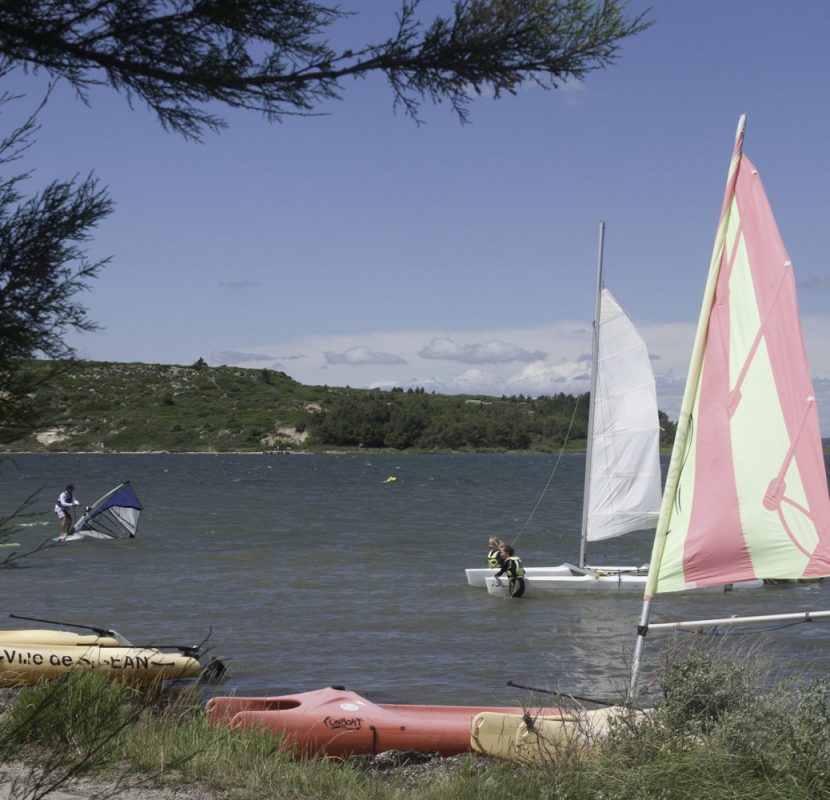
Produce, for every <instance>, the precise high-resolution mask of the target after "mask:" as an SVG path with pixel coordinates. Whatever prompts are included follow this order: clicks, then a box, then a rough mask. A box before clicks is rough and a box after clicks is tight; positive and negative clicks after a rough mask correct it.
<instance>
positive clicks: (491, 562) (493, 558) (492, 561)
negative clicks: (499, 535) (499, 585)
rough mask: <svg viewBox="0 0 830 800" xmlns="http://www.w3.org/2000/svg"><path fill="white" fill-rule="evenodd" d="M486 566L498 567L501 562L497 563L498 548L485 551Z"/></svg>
mask: <svg viewBox="0 0 830 800" xmlns="http://www.w3.org/2000/svg"><path fill="white" fill-rule="evenodd" d="M487 566H488V567H500V566H501V564H499V551H498V549H496V550H491V551H490V552H489V553H487Z"/></svg>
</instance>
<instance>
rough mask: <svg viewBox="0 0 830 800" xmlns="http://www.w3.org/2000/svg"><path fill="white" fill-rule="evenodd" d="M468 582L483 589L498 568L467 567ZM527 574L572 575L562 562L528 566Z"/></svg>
mask: <svg viewBox="0 0 830 800" xmlns="http://www.w3.org/2000/svg"><path fill="white" fill-rule="evenodd" d="M464 572H465V574H466V575H467V583H468V584H469V585H470V586H480V587H481V588H482V589H483V588H484V587H485V586H486V585H487V578H492V577H495V574H496V573H497V572H498V570H497V569H490V568H485V569H465V570H464ZM525 574H526V575H534V576H542V575H570V574H571V570H570V568H569V567H568V565H567V564H560V565H559V566H558V567H526V568H525Z"/></svg>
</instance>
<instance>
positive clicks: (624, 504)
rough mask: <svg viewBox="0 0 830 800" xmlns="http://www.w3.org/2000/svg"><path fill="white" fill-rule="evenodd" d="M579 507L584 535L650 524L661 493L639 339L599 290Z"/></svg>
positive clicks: (653, 402)
mask: <svg viewBox="0 0 830 800" xmlns="http://www.w3.org/2000/svg"><path fill="white" fill-rule="evenodd" d="M598 338H599V342H598V348H597V351H598V357H597V363H596V373H597V381H596V391H595V397H594V398H592V407H593V408H592V414H591V427H592V431H591V440H590V441H591V457H590V464H591V469H590V478H589V481H588V503H587V510H586V515H587V518H586V538H587V540H588V541H589V542H596V541H600V540H603V539H610V538H613V537H615V536H621V535H622V534H624V533H630V532H631V531H639V530H644V529H648V528H653V527H654V526H655V525H656V523H657V513H658V509H659V508H660V498H661V495H662V490H661V478H660V454H659V446H660V424H659V419H658V414H657V391H656V388H655V383H654V373H653V372H652V369H651V361H650V359H649V355H648V351H647V349H646V345H645V342H644V341H643V339H642V337H641V336H640V334H639V333H638V332H637V330H636V328H635V327H634V325H633V324H632V323H631V320H630V319H629V318H628V317H627V316H626V314H625V312H624V311H623V310H622V308H621V307H620V305H619V303H617V301H616V299H615V298H614V296H613V295H612V294H611V292H609V291H608V290H607V289H603V290H602V300H601V303H600V319H599V336H598Z"/></svg>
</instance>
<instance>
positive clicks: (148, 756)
mask: <svg viewBox="0 0 830 800" xmlns="http://www.w3.org/2000/svg"><path fill="white" fill-rule="evenodd" d="M743 642H745V639H743V640H742V641H741V644H740V645H737V646H732V642H731V640H730V641H729V643H728V645H727V643H726V642H725V640H724V639H723V638H721V639H718V638H714V639H712V638H709V639H705V638H698V639H697V640H696V642H695V645H694V646H693V647H692V648H691V649H690V648H687V647H676V648H675V649H674V650H672V652H671V653H670V654H669V655H668V656H667V657H666V662H665V665H664V667H663V669H662V670H661V671H660V678H659V689H660V692H659V694H658V696H657V698H656V699H655V700H654V701H653V703H651V704H650V708H649V710H648V712H647V713H645V714H637V715H631V716H630V717H625V716H623V717H622V718H621V719H620V721H619V723H618V724H615V725H613V726H612V728H611V730H610V732H609V733H608V734H607V735H605V736H603V737H602V738H594V739H591V740H590V741H589V742H588V744H587V746H586V742H585V739H584V736H583V735H582V734H580V735H578V736H576V737H574V739H573V740H572V741H570V742H567V743H564V744H560V745H556V746H553V747H551V748H550V749H547V748H546V749H545V757H544V759H543V763H541V764H540V765H520V764H515V763H511V762H506V761H500V760H497V759H490V758H486V757H483V756H478V755H473V754H471V753H469V754H462V755H459V756H453V757H450V758H440V757H437V756H434V755H428V754H419V753H414V752H410V751H407V752H397V751H390V752H388V753H381V754H378V755H374V756H356V757H353V758H350V759H345V760H340V759H326V758H322V757H310V758H303V759H293V758H291V757H290V756H289V755H288V754H286V753H285V752H284V751H283V750H281V749H280V742H279V740H278V739H275V738H274V737H273V736H271V735H269V734H264V733H261V732H257V731H244V732H241V731H230V730H228V729H227V728H224V727H220V728H211V727H210V726H209V725H208V724H207V722H206V720H205V717H204V715H203V714H202V711H201V698H200V697H199V694H198V692H194V691H192V690H185V691H184V692H183V693H180V694H178V695H176V696H174V697H172V698H171V697H170V696H169V695H156V696H152V695H146V694H138V693H136V692H134V691H132V690H130V689H128V688H126V687H123V686H119V685H115V684H109V683H106V682H105V681H104V680H103V679H102V678H101V677H99V676H98V675H96V674H95V673H91V672H83V673H75V674H72V675H69V676H67V677H66V678H65V679H60V680H57V681H53V682H50V683H44V684H40V685H39V686H36V687H30V688H27V689H23V690H15V691H12V690H9V692H8V694H7V695H6V698H5V699H6V707H5V709H4V710H3V713H2V715H0V743H2V748H3V752H2V767H0V796H3V797H7V796H10V795H9V794H6V795H3V793H2V792H3V791H5V790H7V789H9V788H10V781H11V780H12V779H15V780H17V781H18V786H17V788H18V791H19V793H18V794H17V795H14V796H16V797H19V798H23V797H32V798H34V797H37V796H47V795H48V796H52V795H49V793H48V792H45V791H44V789H47V788H48V787H55V788H58V789H60V790H61V791H63V792H66V793H67V794H65V795H60V796H61V797H76V796H78V794H77V793H78V792H81V793H82V796H87V797H92V796H94V797H98V798H105V797H119V798H128V799H129V800H132V799H133V798H136V799H137V798H142V800H167V799H168V798H173V797H175V798H179V800H197V798H208V800H213V799H214V798H217V799H218V798H229V799H230V800H233V799H234V798H238V799H239V800H242V798H258V799H260V798H263V799H264V798H281V799H282V798H291V800H312V798H313V799H314V800H329V799H330V800H366V799H367V798H371V799H372V800H477V799H478V798H480V797H487V798H491V799H493V800H508V799H510V800H524V799H525V798H527V800H560V799H561V800H611V799H612V798H613V800H635V798H664V799H665V800H687V798H688V800H692V798H694V799H695V800H697V798H700V797H705V798H707V800H726V798H729V800H750V798H751V799H752V800H773V798H775V799H776V800H780V798H782V797H786V798H788V800H807V799H808V798H818V797H828V796H830V761H829V760H828V758H827V754H828V752H830V724H828V722H829V721H830V701H829V700H828V685H827V684H826V683H825V682H817V681H813V682H807V681H799V680H797V679H796V678H792V677H791V678H788V679H784V680H781V679H775V678H774V672H773V671H772V670H767V671H766V672H765V671H764V669H763V667H761V666H759V665H760V664H761V663H763V657H762V655H761V653H760V652H758V648H757V647H755V650H753V649H752V648H749V649H746V647H745V645H744V644H743ZM687 643H688V642H687V641H684V642H683V644H684V645H685V644H687ZM533 707H534V703H533V702H531V701H529V702H528V711H529V713H532V709H533ZM586 735H588V734H586Z"/></svg>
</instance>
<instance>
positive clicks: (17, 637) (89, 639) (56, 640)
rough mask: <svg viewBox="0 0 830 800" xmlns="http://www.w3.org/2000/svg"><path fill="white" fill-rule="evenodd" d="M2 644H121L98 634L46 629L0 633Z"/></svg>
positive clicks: (87, 645)
mask: <svg viewBox="0 0 830 800" xmlns="http://www.w3.org/2000/svg"><path fill="white" fill-rule="evenodd" d="M0 642H8V643H9V644H45V645H54V644H56V645H62V646H73V647H79V646H86V647H89V645H97V646H98V647H118V646H119V645H123V644H124V642H119V641H118V639H116V638H115V637H114V636H100V635H98V634H97V633H71V632H70V631H53V630H48V629H46V628H43V629H37V628H30V629H28V630H14V631H0Z"/></svg>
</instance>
